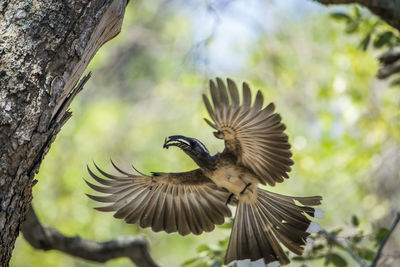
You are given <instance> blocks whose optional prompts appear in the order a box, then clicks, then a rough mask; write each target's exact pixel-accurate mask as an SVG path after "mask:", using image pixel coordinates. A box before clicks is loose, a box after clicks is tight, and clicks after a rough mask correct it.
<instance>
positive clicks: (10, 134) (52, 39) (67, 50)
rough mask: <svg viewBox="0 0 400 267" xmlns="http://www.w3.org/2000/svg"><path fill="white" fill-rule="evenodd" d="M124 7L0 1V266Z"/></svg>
mask: <svg viewBox="0 0 400 267" xmlns="http://www.w3.org/2000/svg"><path fill="white" fill-rule="evenodd" d="M126 5H127V0H92V1H89V0H72V1H61V0H52V1H47V0H32V1H23V0H17V1H8V0H0V90H1V91H0V265H1V266H7V265H8V262H9V260H10V258H11V253H12V250H13V247H14V242H15V239H16V237H17V236H18V233H19V230H20V228H21V224H22V222H23V221H24V219H25V214H26V212H27V211H28V208H29V205H30V202H31V199H32V185H33V184H34V182H33V177H34V175H35V174H36V173H37V172H38V169H39V166H40V163H41V161H42V159H43V157H44V156H45V155H46V153H47V151H48V150H49V148H50V145H51V143H52V142H53V140H54V139H55V137H56V135H57V133H58V132H59V130H60V128H61V127H62V125H63V124H64V123H65V122H66V121H67V120H68V118H69V117H70V116H71V114H70V112H68V111H67V109H68V105H69V103H70V102H71V100H72V99H73V97H74V96H75V95H76V93H77V91H74V86H75V84H77V82H78V80H79V78H80V77H81V75H82V73H83V72H84V70H85V68H86V66H87V65H88V63H89V61H90V60H91V58H92V57H93V56H94V54H95V53H96V51H97V50H98V49H99V48H100V47H101V46H102V45H103V44H104V43H105V42H107V41H108V40H110V39H112V38H113V37H114V36H116V35H117V34H118V33H119V31H120V28H121V24H122V19H123V15H124V12H125V6H126Z"/></svg>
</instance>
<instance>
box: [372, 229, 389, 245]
mask: <svg viewBox="0 0 400 267" xmlns="http://www.w3.org/2000/svg"><path fill="white" fill-rule="evenodd" d="M388 234H389V229H387V228H385V227H381V228H379V230H378V232H377V233H376V235H375V241H376V244H377V245H379V244H380V243H381V242H382V241H383V239H384V238H385V237H386V236H387V235H388Z"/></svg>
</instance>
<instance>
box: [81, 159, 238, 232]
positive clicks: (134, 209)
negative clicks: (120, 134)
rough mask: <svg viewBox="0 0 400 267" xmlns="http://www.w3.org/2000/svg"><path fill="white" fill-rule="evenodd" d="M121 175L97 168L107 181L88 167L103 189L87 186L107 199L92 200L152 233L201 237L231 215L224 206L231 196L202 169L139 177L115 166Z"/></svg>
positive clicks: (117, 216) (98, 197) (102, 208)
mask: <svg viewBox="0 0 400 267" xmlns="http://www.w3.org/2000/svg"><path fill="white" fill-rule="evenodd" d="M112 164H113V166H114V167H115V169H116V170H117V171H118V172H119V173H120V175H118V176H115V175H111V174H108V173H106V172H104V171H102V170H101V169H100V168H98V167H97V165H96V164H95V167H96V169H97V170H98V171H99V172H100V173H101V174H102V175H103V176H104V177H107V178H108V179H103V178H100V177H99V176H97V175H95V174H94V173H93V172H92V171H91V170H90V169H89V167H88V171H89V174H90V176H92V177H93V179H95V180H96V181H97V182H98V183H100V184H102V185H103V186H98V185H94V184H92V183H90V182H88V181H86V183H87V184H88V185H89V186H90V187H91V188H92V189H94V190H95V191H98V192H101V193H105V194H107V195H105V196H93V195H88V197H90V198H91V199H93V200H95V201H98V202H103V203H110V205H108V206H105V207H99V208H95V209H97V210H100V211H115V214H114V217H116V218H119V219H124V220H125V221H126V222H127V223H136V222H138V223H139V225H140V226H141V227H143V228H145V227H151V228H152V230H153V231H155V232H158V231H162V230H164V231H166V232H167V233H171V232H178V233H179V234H181V235H187V234H189V233H193V234H196V235H198V234H201V233H202V232H203V231H206V232H210V231H212V230H214V228H215V225H216V224H217V225H218V224H223V223H224V218H225V217H230V216H231V211H230V209H229V208H228V207H227V206H226V205H225V202H226V200H227V199H228V197H229V193H228V192H227V191H225V190H224V189H222V188H218V187H217V186H216V185H215V184H214V183H213V182H212V181H211V180H210V179H209V178H207V177H206V176H204V175H203V173H202V172H201V170H200V169H196V170H193V171H189V172H182V173H153V176H146V175H143V176H137V175H133V174H130V173H127V172H125V171H122V170H121V169H120V168H118V167H117V166H116V165H115V164H114V163H112Z"/></svg>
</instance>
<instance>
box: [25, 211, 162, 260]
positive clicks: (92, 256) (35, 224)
mask: <svg viewBox="0 0 400 267" xmlns="http://www.w3.org/2000/svg"><path fill="white" fill-rule="evenodd" d="M22 234H23V236H24V238H25V240H26V241H28V242H29V244H31V246H32V247H34V248H36V249H42V250H45V251H46V250H51V249H55V250H59V251H62V252H64V253H66V254H69V255H72V256H75V257H79V258H83V259H86V260H91V261H96V262H106V261H108V260H111V259H115V258H120V257H128V258H129V259H130V260H131V261H132V262H133V263H135V264H136V265H137V266H139V267H156V266H158V265H157V264H156V263H155V262H154V260H153V259H152V258H151V256H150V253H149V248H148V245H147V242H146V240H145V239H144V238H143V237H130V236H126V237H118V238H116V239H113V240H109V241H106V242H95V241H91V240H86V239H83V238H80V237H79V236H75V237H67V236H64V235H63V234H61V233H60V232H59V231H57V230H56V229H54V228H52V227H46V226H43V225H41V224H40V222H39V220H38V218H37V216H36V214H35V211H34V210H33V208H32V206H30V208H29V211H28V213H27V215H26V221H25V222H24V224H23V226H22Z"/></svg>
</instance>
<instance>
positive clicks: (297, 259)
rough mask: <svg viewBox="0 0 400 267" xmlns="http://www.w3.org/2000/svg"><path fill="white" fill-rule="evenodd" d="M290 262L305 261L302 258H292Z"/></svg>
mask: <svg viewBox="0 0 400 267" xmlns="http://www.w3.org/2000/svg"><path fill="white" fill-rule="evenodd" d="M292 261H305V259H304V257H302V256H294V257H293V258H292Z"/></svg>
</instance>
